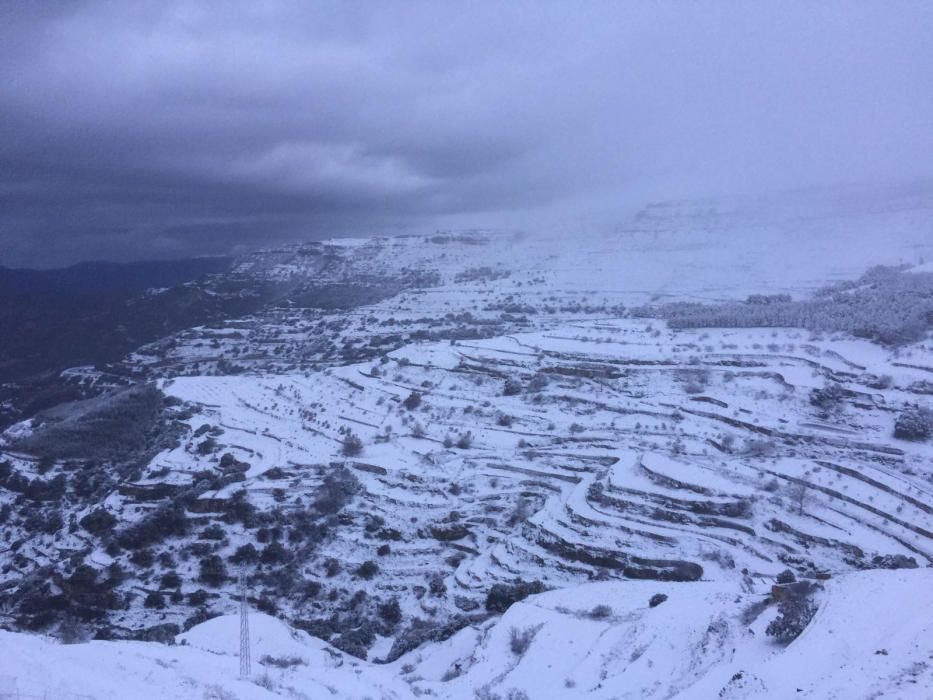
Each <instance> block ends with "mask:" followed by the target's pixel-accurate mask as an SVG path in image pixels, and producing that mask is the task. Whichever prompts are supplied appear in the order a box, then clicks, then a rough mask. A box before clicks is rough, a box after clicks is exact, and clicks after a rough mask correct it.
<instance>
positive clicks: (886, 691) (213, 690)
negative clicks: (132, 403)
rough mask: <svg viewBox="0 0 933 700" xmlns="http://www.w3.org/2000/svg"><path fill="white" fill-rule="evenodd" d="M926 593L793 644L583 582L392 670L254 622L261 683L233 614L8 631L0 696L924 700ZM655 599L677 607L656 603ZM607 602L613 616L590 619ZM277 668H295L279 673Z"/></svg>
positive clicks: (871, 581)
mask: <svg viewBox="0 0 933 700" xmlns="http://www.w3.org/2000/svg"><path fill="white" fill-rule="evenodd" d="M931 588H933V572H931V571H930V570H914V571H893V572H887V571H875V572H862V573H857V574H850V575H846V576H844V577H841V578H839V579H836V580H833V581H830V582H827V585H826V589H825V591H824V592H823V593H822V594H821V609H820V612H819V613H818V614H817V616H816V618H815V619H814V620H813V622H812V623H811V624H810V626H809V627H808V628H807V630H806V631H805V632H804V634H802V635H801V636H800V637H799V638H798V639H797V640H796V641H794V642H792V643H791V644H790V645H789V646H788V647H786V648H784V647H782V646H780V645H778V644H776V643H775V642H773V641H772V640H770V639H768V638H765V637H764V635H763V634H762V631H763V627H764V625H765V623H766V621H767V619H768V618H770V617H771V616H773V608H770V609H766V610H765V611H764V612H763V613H761V614H760V616H759V617H758V619H756V620H752V621H751V622H750V623H749V624H743V622H740V620H739V618H740V616H741V615H742V613H743V611H745V610H747V609H748V607H749V606H750V605H752V604H753V603H754V602H756V601H757V600H760V599H761V596H760V595H754V594H747V593H739V592H737V591H735V590H730V589H729V588H728V587H726V586H723V585H722V584H715V583H696V584H684V583H681V584H673V583H667V584H659V583H656V582H630V583H624V584H622V583H601V584H589V585H583V586H578V587H575V588H569V589H565V590H562V591H554V592H550V593H546V594H541V595H538V596H534V597H532V598H529V599H527V600H525V601H524V602H521V603H517V604H515V605H514V606H512V608H511V609H510V610H509V611H508V612H507V613H506V614H505V615H504V616H503V617H502V618H501V619H499V620H496V621H492V622H490V623H489V624H486V625H483V626H481V627H478V628H468V629H465V630H463V631H461V632H460V633H458V634H457V635H456V636H455V637H453V638H452V639H450V640H449V641H447V642H443V643H439V644H437V645H434V646H431V647H428V648H425V649H422V650H419V651H416V652H412V653H411V654H409V655H407V656H406V657H403V658H402V659H400V660H399V661H397V662H395V663H394V664H392V665H389V666H378V665H373V664H369V663H366V662H362V661H358V660H356V659H352V658H350V657H346V656H344V655H342V654H340V652H337V651H336V650H333V649H329V648H328V647H327V646H326V645H325V644H323V643H321V642H320V641H318V640H314V639H311V638H309V637H307V635H305V634H304V633H301V632H296V631H293V630H289V629H288V628H287V627H286V626H285V625H283V624H282V623H281V622H279V621H277V620H275V619H274V618H270V617H267V616H264V615H258V614H253V615H251V616H250V624H251V639H252V657H253V659H254V668H255V672H254V673H253V675H252V677H251V678H250V679H244V680H240V679H238V677H237V675H238V668H239V660H238V656H237V652H238V648H239V620H238V618H237V617H236V616H228V617H221V618H216V619H214V620H211V621H209V622H207V623H204V624H202V625H200V626H198V627H195V628H193V629H192V630H190V631H189V632H188V633H186V634H184V635H181V636H180V637H179V643H180V646H170V647H169V646H163V645H159V644H154V643H144V642H90V643H86V644H77V645H62V644H58V643H57V642H54V641H52V640H48V639H45V638H42V637H38V636H32V635H25V634H13V633H9V632H0V648H3V649H6V650H8V653H5V654H3V655H0V694H2V693H4V692H6V693H15V692H19V696H18V697H55V698H61V699H62V700H71V699H72V698H78V697H81V698H88V699H90V698H94V699H95V700H105V699H108V698H121V699H125V700H136V699H137V698H138V699H140V700H143V699H146V698H157V697H160V698H166V697H171V698H178V699H179V700H183V699H187V698H191V699H198V700H200V699H202V698H218V699H226V700H234V699H239V700H251V699H256V700H263V699H265V698H273V697H281V698H319V697H332V698H346V699H348V700H349V699H357V698H359V699H362V698H373V699H376V698H385V699H386V700H390V699H392V698H413V697H419V696H420V697H437V698H448V699H450V700H470V699H471V698H475V697H486V698H494V697H501V698H507V697H513V698H516V697H527V698H530V699H532V700H545V699H547V698H557V697H560V698H568V699H572V698H594V699H596V698H616V699H618V700H623V699H625V698H632V699H633V700H634V699H635V698H670V699H671V700H694V699H696V700H705V699H707V698H715V697H722V698H730V699H732V700H738V699H742V700H752V699H755V698H757V699H761V700H766V699H771V698H790V697H800V698H814V699H826V700H828V699H830V698H837V699H839V700H842V699H845V700H861V699H866V700H867V699H868V698H881V697H884V698H891V699H893V700H926V699H927V698H929V697H931V693H933V649H931V646H930V640H931V638H933V597H931V596H930V595H929V591H930V590H931ZM655 593H665V594H666V595H668V599H667V601H665V602H663V603H661V604H660V605H658V606H657V607H655V608H650V607H649V606H648V599H649V598H650V597H651V596H652V595H653V594H655ZM598 605H603V606H609V607H610V608H611V611H609V612H608V613H600V614H598V615H594V613H593V610H594V608H595V607H596V606H598ZM512 630H520V631H526V630H530V631H531V640H530V643H529V644H528V647H527V649H525V650H523V651H521V652H520V653H516V652H515V651H513V649H512V648H511V646H512V645H511V641H510V639H511V634H512ZM9 652H11V653H9ZM269 657H271V659H272V660H273V661H275V662H278V663H279V664H292V665H290V666H289V667H288V668H284V669H283V668H280V667H278V666H276V665H275V664H274V663H273V662H272V661H270V658H269ZM519 693H524V695H520V694H519ZM4 697H5V696H4ZM13 697H17V696H16V695H13Z"/></svg>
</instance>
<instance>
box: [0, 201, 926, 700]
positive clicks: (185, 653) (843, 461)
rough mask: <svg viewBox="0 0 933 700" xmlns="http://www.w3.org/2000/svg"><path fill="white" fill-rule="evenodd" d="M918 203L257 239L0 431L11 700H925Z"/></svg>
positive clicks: (6, 684) (676, 206)
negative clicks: (68, 386)
mask: <svg viewBox="0 0 933 700" xmlns="http://www.w3.org/2000/svg"><path fill="white" fill-rule="evenodd" d="M931 208H933V194H931V193H930V191H929V190H928V189H920V190H917V189H900V190H895V191H883V192H863V191H858V192H854V193H853V192H848V193H839V192H818V193H812V192H811V193H796V194H793V195H784V196H782V197H774V198H767V199H756V200H748V201H741V202H730V203H727V204H724V203H712V202H701V203H696V202H681V203H665V204H659V205H655V206H652V207H648V208H646V209H645V210H644V211H643V212H641V213H640V214H639V215H638V216H637V217H635V218H633V219H632V220H631V221H629V222H628V223H626V224H625V225H624V226H621V227H620V228H619V229H618V230H616V231H613V232H611V233H609V232H604V233H600V234H587V235H583V234H580V235H562V236H547V235H540V236H535V235H525V234H522V235H520V234H515V233H501V232H485V231H467V232H444V233H437V234H433V235H427V236H410V237H399V238H367V239H354V240H349V239H341V240H334V241H327V242H323V243H309V244H302V245H294V246H286V247H282V248H278V249H276V250H270V251H260V252H257V253H254V254H251V255H248V256H245V257H244V258H242V259H241V260H239V261H238V263H237V264H236V265H235V266H234V268H233V269H232V270H231V271H230V272H227V273H222V274H216V275H212V276H210V277H209V278H207V279H205V280H203V281H201V282H198V283H197V285H199V287H198V289H199V292H200V293H203V294H207V295H220V296H226V297H233V296H250V295H254V296H255V295H262V296H263V298H264V299H265V298H266V297H268V303H265V304H264V305H263V306H262V307H261V308H260V310H259V311H253V312H250V313H248V314H245V315H232V316H229V317H227V318H225V319H223V320H221V321H218V322H217V323H215V324H211V325H209V326H198V327H193V328H189V329H186V330H183V331H181V332H179V333H174V334H171V335H169V336H167V337H165V338H162V339H160V340H158V341H156V342H154V343H149V344H146V345H143V346H141V347H139V348H137V349H136V350H135V351H134V352H133V353H131V354H130V355H129V356H127V357H126V358H125V359H124V360H123V361H122V362H119V363H114V364H113V365H108V366H105V367H81V368H74V369H71V370H68V371H66V372H65V373H63V375H62V381H67V382H72V383H74V385H75V386H76V387H81V389H82V390H84V391H86V393H87V398H85V399H84V400H80V401H75V402H73V403H68V404H63V405H61V406H57V407H55V408H53V409H48V410H45V411H42V412H40V413H39V414H37V415H36V416H33V417H32V418H30V419H29V420H28V421H23V422H20V423H17V424H16V425H14V426H12V427H10V428H9V429H8V430H7V431H6V432H5V433H4V434H3V437H2V443H0V450H2V453H0V522H2V527H3V530H2V542H0V613H2V621H3V624H4V628H5V629H7V630H9V631H4V632H0V648H2V649H3V650H4V653H3V654H0V698H4V697H20V698H27V697H40V698H41V697H49V698H52V697H54V698H78V697H82V698H97V699H101V700H103V699H106V698H163V697H164V698H224V699H234V698H237V699H240V700H247V699H249V698H271V697H285V698H323V697H330V698H374V699H375V698H414V697H429V698H430V697H433V698H449V699H451V700H453V699H459V698H464V699H471V698H479V699H484V698H485V699H488V700H492V699H493V698H501V699H502V700H506V699H509V700H521V699H522V698H528V699H530V700H540V699H544V698H577V697H579V698H584V697H585V698H605V699H607V700H609V699H611V698H619V699H622V698H677V699H686V698H696V699H698V700H703V699H707V698H710V699H712V698H731V699H738V698H777V699H781V698H814V699H816V698H840V699H842V698H846V699H850V698H905V699H906V698H911V699H912V698H916V699H918V700H922V699H928V698H930V697H933V568H931V564H933V417H931V416H933V414H931V413H930V408H933V398H931V397H933V341H931V339H930V329H931V328H933V282H931V279H933V269H931V265H930V264H929V263H925V262H924V261H925V259H928V258H930V257H933V256H931V253H933V232H931V228H930V224H929V221H930V219H929V212H930V210H931ZM879 265H882V266H884V267H873V266H879ZM866 271H867V272H866ZM710 319H713V320H710ZM241 580H242V581H243V583H242V584H241V583H240V581H241ZM244 592H245V595H246V598H247V607H248V608H249V615H248V621H249V631H250V634H249V643H250V651H251V657H252V667H251V672H250V674H249V675H248V676H247V677H240V659H239V654H240V647H241V645H240V643H241V618H240V615H239V613H238V611H239V609H240V599H241V595H242V594H243V593H244ZM62 642H70V643H62Z"/></svg>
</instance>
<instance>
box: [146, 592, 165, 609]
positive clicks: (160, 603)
mask: <svg viewBox="0 0 933 700" xmlns="http://www.w3.org/2000/svg"><path fill="white" fill-rule="evenodd" d="M143 605H144V606H146V607H147V608H150V609H152V610H162V609H164V608H165V598H164V596H163V595H162V594H161V593H158V592H156V591H150V592H149V593H148V594H147V595H146V599H145V600H144V601H143Z"/></svg>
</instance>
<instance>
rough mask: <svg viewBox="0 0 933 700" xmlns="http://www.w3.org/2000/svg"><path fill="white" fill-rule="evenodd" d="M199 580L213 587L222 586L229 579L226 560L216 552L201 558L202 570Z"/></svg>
mask: <svg viewBox="0 0 933 700" xmlns="http://www.w3.org/2000/svg"><path fill="white" fill-rule="evenodd" d="M198 580H199V581H200V582H201V583H204V584H206V585H208V586H211V587H213V588H216V587H218V586H222V585H223V584H224V582H225V581H226V580H227V566H226V564H224V560H223V559H221V558H220V557H219V556H217V555H216V554H210V555H208V556H206V557H204V558H203V559H201V572H200V576H199V577H198Z"/></svg>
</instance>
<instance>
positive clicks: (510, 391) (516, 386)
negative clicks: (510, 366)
mask: <svg viewBox="0 0 933 700" xmlns="http://www.w3.org/2000/svg"><path fill="white" fill-rule="evenodd" d="M521 393H522V383H521V382H520V381H518V380H517V379H506V380H505V384H503V386H502V395H503V396H517V395H518V394H521Z"/></svg>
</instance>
